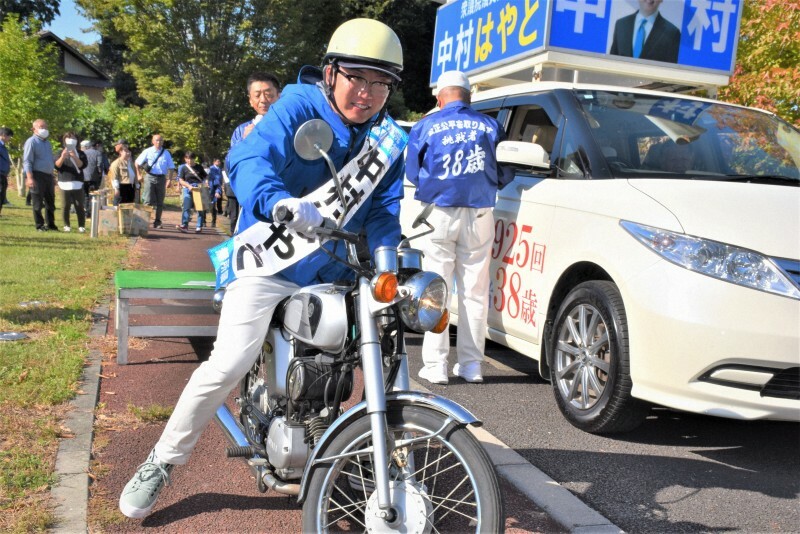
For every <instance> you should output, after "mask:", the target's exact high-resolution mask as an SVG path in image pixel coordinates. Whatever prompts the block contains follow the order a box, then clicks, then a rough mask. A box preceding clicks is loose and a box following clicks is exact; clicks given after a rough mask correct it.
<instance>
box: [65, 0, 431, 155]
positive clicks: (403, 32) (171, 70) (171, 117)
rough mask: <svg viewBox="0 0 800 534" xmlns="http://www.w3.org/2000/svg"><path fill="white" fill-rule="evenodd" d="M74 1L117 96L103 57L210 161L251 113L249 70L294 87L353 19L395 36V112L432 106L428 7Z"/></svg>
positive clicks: (298, 0) (309, 1) (291, 0)
mask: <svg viewBox="0 0 800 534" xmlns="http://www.w3.org/2000/svg"><path fill="white" fill-rule="evenodd" d="M77 1H78V4H79V6H80V7H81V8H82V9H83V10H84V11H85V12H86V14H87V16H89V17H90V18H92V19H94V20H95V21H96V25H95V27H96V29H97V31H98V32H99V33H100V35H102V36H103V42H102V43H101V47H100V55H101V66H102V67H104V68H105V70H106V71H107V72H110V73H111V74H112V76H113V77H114V80H115V88H117V89H118V93H117V94H118V95H120V96H123V98H127V96H125V95H126V94H125V93H123V92H122V91H120V87H119V85H118V80H119V79H120V78H119V70H115V69H113V68H109V67H107V66H106V65H105V63H103V61H104V60H105V59H111V60H112V61H119V59H120V58H121V59H122V62H124V64H125V72H127V73H129V74H130V75H132V76H133V78H134V79H135V82H136V87H137V91H138V95H139V96H140V97H141V98H142V99H143V100H144V101H145V102H146V107H147V108H151V107H152V108H153V109H154V110H156V111H157V113H156V114H157V115H158V116H159V117H160V125H161V130H162V133H165V134H166V133H167V131H168V130H170V129H172V131H174V132H175V135H178V134H179V133H181V132H184V133H187V135H184V138H185V139H178V138H174V139H173V141H175V143H177V144H180V145H182V146H186V147H188V148H192V149H195V150H197V151H198V152H200V153H201V154H203V155H204V156H205V157H206V158H208V157H211V156H220V155H223V154H224V152H225V151H226V150H227V148H228V139H229V138H230V134H231V132H232V131H233V128H234V127H235V126H236V125H237V124H239V123H241V122H243V121H244V120H246V119H247V118H249V117H250V116H251V115H252V110H251V109H250V107H249V105H248V103H247V99H246V97H245V81H246V79H247V77H248V76H249V75H250V74H251V73H252V72H254V71H256V70H264V71H270V72H274V73H275V74H276V75H277V76H278V78H279V79H280V80H282V82H283V83H292V82H294V81H295V77H296V75H297V72H298V70H299V68H300V67H301V66H303V65H309V64H311V65H319V64H320V60H321V58H322V56H323V55H324V53H325V47H326V44H327V40H328V38H329V36H330V35H331V33H333V30H334V29H335V28H336V27H337V26H338V24H340V23H341V22H343V21H344V20H346V19H348V18H352V17H356V16H367V17H371V18H375V19H378V20H382V21H383V22H386V23H387V24H389V25H390V26H392V27H393V28H395V31H397V33H398V35H399V37H400V39H401V41H402V42H403V45H404V48H405V50H406V58H407V60H406V70H405V72H404V83H403V85H402V88H401V92H400V93H399V94H398V95H397V96H395V98H393V99H392V101H391V102H390V111H392V112H393V114H395V116H398V113H400V114H401V115H404V114H405V113H407V111H408V109H409V108H411V109H413V110H415V111H424V110H427V109H429V108H430V107H431V105H432V103H433V101H432V99H431V97H430V89H429V88H428V85H427V82H428V73H429V72H430V58H431V47H432V42H433V25H434V21H435V5H433V4H431V3H430V2H428V1H427V0H397V1H394V2H389V1H387V0H381V1H375V2H363V1H361V0H346V1H337V0H153V1H145V0H77ZM109 36H111V37H109ZM107 40H108V41H109V46H108V47H107V46H106V44H105V43H106V41H107ZM106 48H108V49H107V50H105V49H106ZM112 52H113V53H112ZM114 58H116V59H114ZM117 65H119V63H117ZM190 93H191V96H193V101H192V99H191V98H190ZM127 94H128V95H129V94H131V93H130V92H128V93H127ZM179 95H180V96H179ZM168 122H169V123H170V124H168ZM195 128H196V130H195ZM192 131H196V132H197V139H198V140H197V143H198V145H196V146H192V145H191V142H192V141H191V139H192V136H193V134H191V132H192ZM167 135H168V137H169V136H170V135H171V134H167ZM184 143H189V144H188V145H186V144H184Z"/></svg>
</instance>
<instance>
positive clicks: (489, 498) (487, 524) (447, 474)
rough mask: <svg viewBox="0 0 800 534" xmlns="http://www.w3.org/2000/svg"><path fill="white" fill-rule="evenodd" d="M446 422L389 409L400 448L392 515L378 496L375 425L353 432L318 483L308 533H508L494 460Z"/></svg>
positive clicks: (407, 409)
mask: <svg viewBox="0 0 800 534" xmlns="http://www.w3.org/2000/svg"><path fill="white" fill-rule="evenodd" d="M446 419H447V418H446V416H444V415H442V414H441V413H439V412H436V411H434V410H431V409H430V408H426V407H423V406H412V405H394V406H392V405H390V407H389V408H388V413H387V422H388V426H389V432H390V434H391V437H392V439H393V440H394V443H395V444H396V446H395V447H394V448H391V446H390V449H389V452H390V459H389V475H390V489H389V493H390V500H391V503H392V506H391V510H390V511H389V512H388V514H387V513H384V511H381V510H380V508H379V507H378V494H377V492H375V482H374V475H373V470H372V465H373V460H374V458H373V455H372V451H371V450H370V449H371V446H372V434H371V431H370V425H369V418H367V417H363V418H361V419H359V420H357V421H355V422H354V423H353V424H351V425H350V426H348V427H347V428H345V429H344V430H343V431H342V433H341V434H339V435H338V436H337V437H336V438H334V440H333V441H332V442H331V445H330V446H329V447H328V448H327V449H326V450H325V452H324V454H323V456H325V457H326V458H329V457H336V456H339V458H337V459H335V460H332V461H330V462H329V463H326V464H324V465H323V466H321V467H320V468H319V469H317V471H316V472H315V473H314V475H313V476H312V478H311V482H310V485H309V490H308V495H307V498H306V501H305V503H304V506H303V531H304V532H365V531H368V532H409V533H412V532H418V533H427V532H458V533H463V532H501V531H502V530H503V526H504V516H503V509H502V499H501V495H500V488H499V485H498V482H497V476H496V474H495V471H494V468H493V467H492V464H491V462H490V461H489V457H488V456H487V455H486V452H485V451H484V450H483V448H482V447H481V446H480V444H479V443H478V441H477V440H476V439H475V438H474V437H473V435H472V434H470V432H469V431H468V430H467V429H466V428H464V427H461V426H456V425H455V424H454V423H450V424H449V425H447V426H446V427H444V425H445V422H446ZM359 451H362V452H359ZM349 453H353V454H352V455H348V454H349ZM345 455H347V456H345ZM384 516H387V517H384Z"/></svg>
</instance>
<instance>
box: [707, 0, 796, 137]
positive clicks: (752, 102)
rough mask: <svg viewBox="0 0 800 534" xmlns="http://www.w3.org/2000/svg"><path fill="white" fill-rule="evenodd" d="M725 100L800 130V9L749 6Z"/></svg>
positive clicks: (750, 1)
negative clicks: (769, 114) (771, 115)
mask: <svg viewBox="0 0 800 534" xmlns="http://www.w3.org/2000/svg"><path fill="white" fill-rule="evenodd" d="M719 97H720V99H721V100H725V101H728V102H735V103H737V104H742V105H746V106H754V107H758V108H762V109H766V110H769V111H773V112H775V113H777V114H778V115H780V116H781V117H783V118H784V119H786V120H788V121H789V122H793V123H794V124H795V125H798V126H800V4H798V3H797V2H784V1H783V0H747V2H744V13H743V17H742V23H741V29H740V33H739V48H738V53H737V61H736V67H735V69H734V73H733V76H732V77H731V82H730V85H728V86H726V87H723V88H722V89H721V90H720V92H719Z"/></svg>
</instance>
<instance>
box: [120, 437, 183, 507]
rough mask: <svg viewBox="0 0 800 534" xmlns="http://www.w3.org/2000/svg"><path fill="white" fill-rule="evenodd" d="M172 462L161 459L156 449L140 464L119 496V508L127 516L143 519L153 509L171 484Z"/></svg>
mask: <svg viewBox="0 0 800 534" xmlns="http://www.w3.org/2000/svg"><path fill="white" fill-rule="evenodd" d="M173 467H174V466H173V465H172V464H167V463H164V462H161V461H159V459H158V457H157V456H156V451H155V449H154V450H152V451H150V454H149V455H148V457H147V460H145V462H144V463H143V464H142V465H140V466H139V468H138V469H137V470H136V473H134V475H133V478H131V480H130V481H129V482H128V483H127V484H126V485H125V488H124V489H123V490H122V494H121V495H120V496H119V509H120V511H121V512H122V513H123V514H125V515H126V516H127V517H130V518H133V519H141V518H143V517H147V516H148V515H149V514H150V512H151V511H152V510H153V507H154V506H155V504H156V499H158V495H159V493H161V490H162V489H163V488H164V486H168V485H169V475H170V473H172V468H173Z"/></svg>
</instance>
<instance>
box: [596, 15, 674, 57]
mask: <svg viewBox="0 0 800 534" xmlns="http://www.w3.org/2000/svg"><path fill="white" fill-rule="evenodd" d="M661 2H662V0H639V11H637V12H636V13H632V14H630V15H628V16H627V17H622V18H621V19H619V20H618V21H617V24H616V26H614V40H613V41H612V42H611V49H610V50H609V51H608V53H609V54H613V55H616V56H627V57H635V58H640V59H651V60H654V61H666V62H669V63H677V62H678V47H679V45H680V42H681V31H680V30H679V29H678V28H676V27H675V25H673V24H672V23H670V22H669V21H668V20H667V19H665V18H664V17H663V16H661V13H659V12H658V6H659V5H660V4H661Z"/></svg>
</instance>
